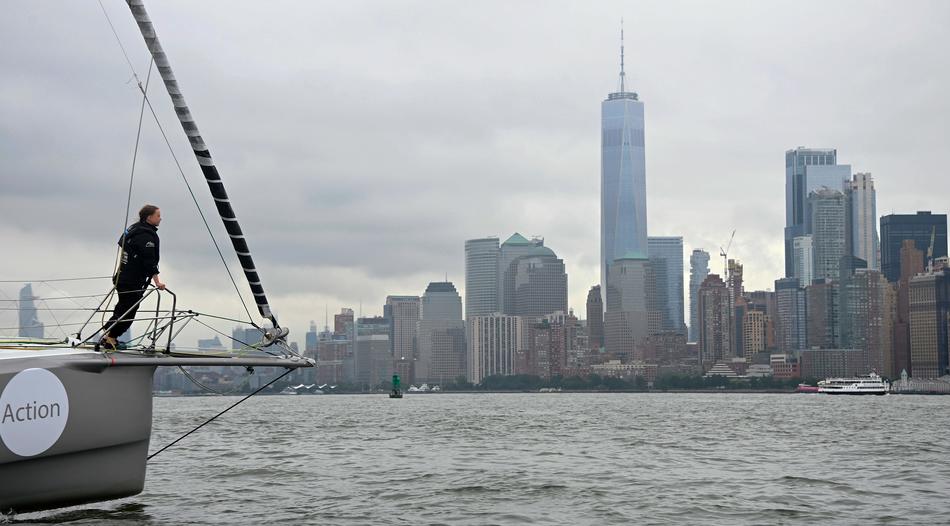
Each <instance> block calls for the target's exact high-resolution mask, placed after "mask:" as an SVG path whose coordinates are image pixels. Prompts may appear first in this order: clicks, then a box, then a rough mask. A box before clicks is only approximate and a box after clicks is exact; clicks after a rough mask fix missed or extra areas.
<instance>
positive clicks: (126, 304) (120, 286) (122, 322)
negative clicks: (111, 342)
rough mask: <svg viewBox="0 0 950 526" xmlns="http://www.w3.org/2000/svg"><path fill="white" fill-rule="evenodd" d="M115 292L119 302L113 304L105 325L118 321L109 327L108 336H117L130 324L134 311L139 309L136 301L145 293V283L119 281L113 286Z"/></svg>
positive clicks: (127, 328) (123, 332)
mask: <svg viewBox="0 0 950 526" xmlns="http://www.w3.org/2000/svg"><path fill="white" fill-rule="evenodd" d="M115 292H116V294H117V295H118V297H119V302H118V303H116V304H115V310H113V311H112V317H111V318H109V322H108V323H107V324H106V327H109V326H111V325H112V323H113V322H116V321H117V320H118V323H116V324H115V325H114V326H113V327H112V328H111V329H109V336H111V337H113V338H118V337H119V336H122V335H123V334H125V331H127V330H129V327H131V326H132V320H133V319H134V318H135V313H136V312H138V310H139V306H138V301H139V300H140V299H142V296H144V295H145V285H143V284H142V283H141V282H140V283H135V284H132V283H122V282H119V283H117V284H116V286H115ZM126 311H128V312H126Z"/></svg>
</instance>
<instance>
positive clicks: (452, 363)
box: [415, 281, 468, 385]
mask: <svg viewBox="0 0 950 526" xmlns="http://www.w3.org/2000/svg"><path fill="white" fill-rule="evenodd" d="M416 338H417V355H416V362H415V364H416V365H415V382H416V383H428V384H439V385H441V384H443V383H445V382H447V381H450V380H455V378H457V377H459V376H464V375H465V373H466V367H467V361H468V360H467V355H466V341H465V322H464V321H463V320H462V298H461V297H460V296H459V294H458V292H457V291H456V290H455V285H453V284H452V283H451V282H447V281H445V282H432V283H429V286H428V287H426V291H425V294H423V295H422V305H421V310H420V313H419V321H418V324H417V330H416Z"/></svg>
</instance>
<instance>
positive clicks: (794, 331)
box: [775, 278, 807, 354]
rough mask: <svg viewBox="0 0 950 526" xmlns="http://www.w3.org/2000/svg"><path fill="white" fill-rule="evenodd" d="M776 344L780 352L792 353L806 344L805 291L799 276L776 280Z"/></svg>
mask: <svg viewBox="0 0 950 526" xmlns="http://www.w3.org/2000/svg"><path fill="white" fill-rule="evenodd" d="M775 303H776V317H775V344H776V348H777V349H778V351H779V352H780V353H784V354H790V353H793V352H795V351H798V350H800V349H803V348H804V347H805V344H806V341H807V340H806V330H807V329H806V318H805V313H806V310H805V291H804V290H803V289H802V288H801V286H800V285H799V283H798V279H797V278H782V279H777V280H775Z"/></svg>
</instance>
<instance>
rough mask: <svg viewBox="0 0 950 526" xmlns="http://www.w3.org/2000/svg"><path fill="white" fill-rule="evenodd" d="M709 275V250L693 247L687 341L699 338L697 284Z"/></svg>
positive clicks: (690, 258)
mask: <svg viewBox="0 0 950 526" xmlns="http://www.w3.org/2000/svg"><path fill="white" fill-rule="evenodd" d="M708 275H709V252H706V251H705V250H703V249H699V248H698V249H695V250H693V253H692V254H690V256H689V341H691V342H695V341H697V340H698V339H699V286H700V285H702V284H703V281H705V280H706V276H708Z"/></svg>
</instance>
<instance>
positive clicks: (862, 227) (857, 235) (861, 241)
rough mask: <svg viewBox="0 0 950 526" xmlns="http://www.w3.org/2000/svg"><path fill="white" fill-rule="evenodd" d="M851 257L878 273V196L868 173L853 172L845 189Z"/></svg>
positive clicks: (879, 265)
mask: <svg viewBox="0 0 950 526" xmlns="http://www.w3.org/2000/svg"><path fill="white" fill-rule="evenodd" d="M846 193H847V197H848V216H849V220H848V225H849V227H850V237H851V239H850V246H851V255H852V256H854V257H857V258H860V259H863V260H864V261H867V264H868V268H869V269H871V270H880V269H881V264H880V261H879V260H878V253H879V252H880V249H881V247H880V239H879V238H878V235H877V194H876V192H875V191H874V178H873V177H871V174H869V173H856V174H854V175H853V176H851V180H850V181H848V184H847V186H846Z"/></svg>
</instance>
